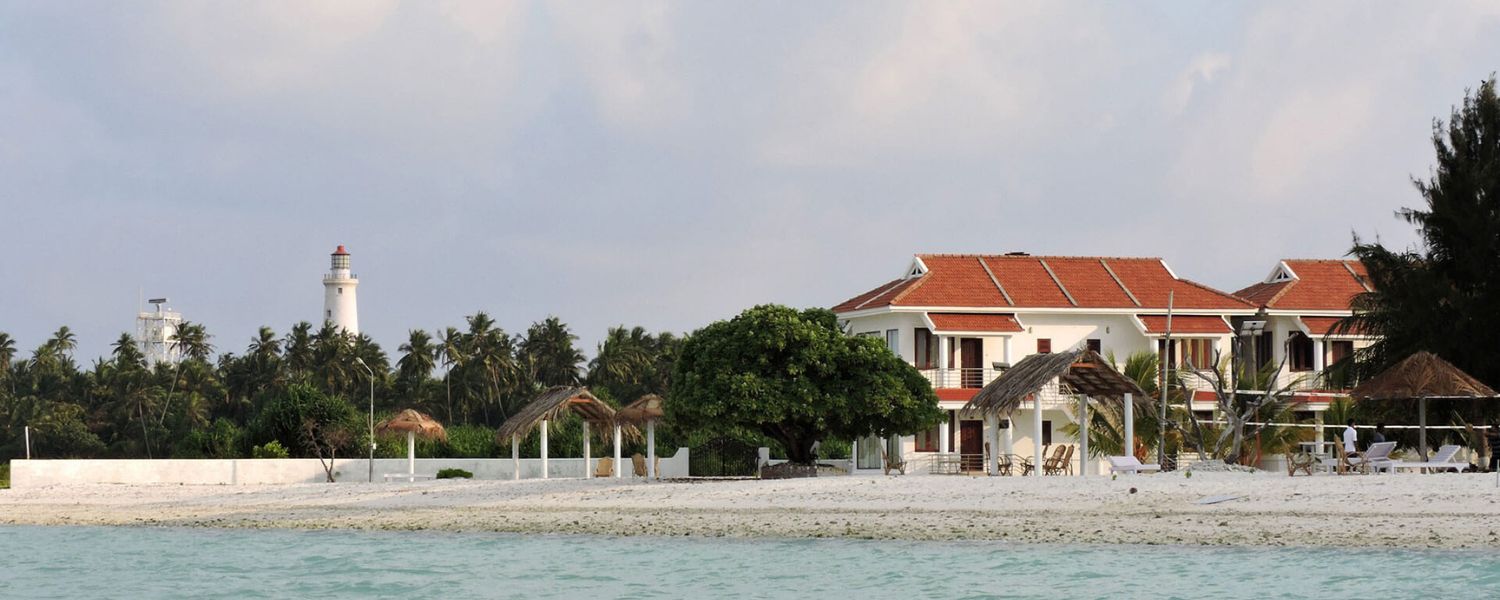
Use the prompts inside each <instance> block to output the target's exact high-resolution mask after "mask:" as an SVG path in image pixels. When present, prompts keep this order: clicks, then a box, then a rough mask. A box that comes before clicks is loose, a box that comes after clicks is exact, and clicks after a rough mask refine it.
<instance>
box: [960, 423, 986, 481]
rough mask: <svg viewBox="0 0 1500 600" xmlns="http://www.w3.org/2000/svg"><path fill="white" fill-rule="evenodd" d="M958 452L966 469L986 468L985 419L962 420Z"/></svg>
mask: <svg viewBox="0 0 1500 600" xmlns="http://www.w3.org/2000/svg"><path fill="white" fill-rule="evenodd" d="M958 431H959V434H958V437H959V439H958V452H959V454H961V455H962V457H961V459H960V461H961V464H962V466H963V470H965V471H980V470H983V469H984V421H960V422H959V429H958Z"/></svg>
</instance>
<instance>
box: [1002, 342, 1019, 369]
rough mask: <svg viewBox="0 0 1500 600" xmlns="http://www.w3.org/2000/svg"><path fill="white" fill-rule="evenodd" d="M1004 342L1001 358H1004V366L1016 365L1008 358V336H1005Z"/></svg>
mask: <svg viewBox="0 0 1500 600" xmlns="http://www.w3.org/2000/svg"><path fill="white" fill-rule="evenodd" d="M1004 340H1005V350H1004V351H1003V356H1005V358H1004V360H1005V364H1008V365H1013V364H1016V363H1015V361H1013V360H1011V358H1010V336H1008V335H1007V336H1005V338H1004Z"/></svg>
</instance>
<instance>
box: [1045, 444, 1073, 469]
mask: <svg viewBox="0 0 1500 600" xmlns="http://www.w3.org/2000/svg"><path fill="white" fill-rule="evenodd" d="M1067 452H1068V449H1067V447H1065V446H1062V445H1061V444H1059V445H1057V446H1054V447H1053V450H1052V456H1049V457H1047V459H1046V460H1043V461H1042V474H1043V475H1061V474H1062V473H1063V456H1064V455H1065V454H1067Z"/></svg>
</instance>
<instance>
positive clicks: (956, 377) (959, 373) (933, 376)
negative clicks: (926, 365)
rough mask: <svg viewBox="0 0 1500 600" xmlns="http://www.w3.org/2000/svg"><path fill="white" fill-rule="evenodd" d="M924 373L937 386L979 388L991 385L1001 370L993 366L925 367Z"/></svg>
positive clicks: (933, 385)
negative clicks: (965, 367) (961, 367)
mask: <svg viewBox="0 0 1500 600" xmlns="http://www.w3.org/2000/svg"><path fill="white" fill-rule="evenodd" d="M922 375H923V376H924V377H926V378H927V381H929V382H931V383H932V387H935V388H972V389H979V388H982V387H984V386H986V385H989V383H990V382H991V381H994V380H995V378H996V377H998V376H999V375H1000V371H999V370H997V369H991V368H982V369H923V370H922Z"/></svg>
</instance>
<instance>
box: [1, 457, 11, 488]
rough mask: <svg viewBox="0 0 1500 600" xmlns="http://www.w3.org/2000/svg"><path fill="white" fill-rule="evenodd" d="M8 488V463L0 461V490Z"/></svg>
mask: <svg viewBox="0 0 1500 600" xmlns="http://www.w3.org/2000/svg"><path fill="white" fill-rule="evenodd" d="M8 489H10V463H9V462H3V463H0V490H8Z"/></svg>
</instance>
